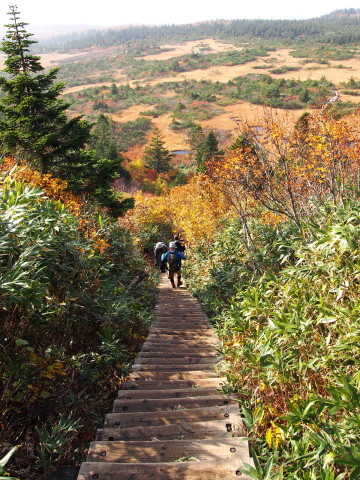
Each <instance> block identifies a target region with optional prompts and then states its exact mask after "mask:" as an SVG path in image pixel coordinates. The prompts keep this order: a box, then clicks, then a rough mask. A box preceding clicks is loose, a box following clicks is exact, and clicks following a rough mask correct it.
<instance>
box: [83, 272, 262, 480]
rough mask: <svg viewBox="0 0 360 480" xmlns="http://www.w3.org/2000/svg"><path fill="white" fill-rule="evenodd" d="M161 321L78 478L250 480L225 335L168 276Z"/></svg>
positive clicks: (164, 283) (162, 293)
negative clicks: (224, 356) (224, 354)
mask: <svg viewBox="0 0 360 480" xmlns="http://www.w3.org/2000/svg"><path fill="white" fill-rule="evenodd" d="M158 288H159V295H158V301H157V305H156V307H155V314H156V315H155V321H154V323H153V325H152V327H151V330H150V333H149V335H148V338H147V340H146V342H145V343H144V344H143V347H142V349H141V352H140V353H139V355H138V357H137V359H136V361H135V363H134V366H133V373H131V375H130V377H129V380H128V381H126V382H125V383H124V384H123V385H122V389H121V390H120V391H119V392H118V398H117V399H116V400H115V401H114V406H113V412H112V413H109V414H107V415H106V418H105V425H104V428H101V429H99V430H98V431H97V438H96V441H95V442H93V443H91V445H90V448H89V452H88V456H87V460H86V462H84V463H82V465H81V468H80V472H79V475H78V480H150V479H153V480H155V479H156V480H169V479H173V480H230V479H231V480H233V479H242V480H250V477H248V476H247V475H245V474H242V473H241V472H240V470H239V467H241V466H243V462H246V463H249V464H251V465H253V462H252V459H251V458H250V457H249V447H248V443H247V441H245V440H240V439H239V438H238V437H241V436H243V431H242V430H243V429H242V424H241V417H240V415H239V407H238V403H237V401H236V397H235V395H225V394H223V393H221V392H220V391H219V389H220V388H221V385H222V383H223V382H224V379H223V378H219V377H218V374H217V373H216V371H215V365H216V363H217V362H218V361H219V360H220V357H219V354H218V353H217V352H216V344H217V337H216V335H215V334H214V331H213V328H212V326H211V325H210V323H209V321H208V319H207V317H206V315H205V314H204V313H203V312H202V310H201V308H200V305H199V303H198V302H197V300H196V299H195V298H194V297H192V296H191V294H190V293H189V292H188V291H187V290H186V289H185V288H184V287H182V288H177V289H173V288H171V286H170V283H169V281H168V280H167V278H166V276H165V275H162V276H161V281H160V284H159V287H158Z"/></svg>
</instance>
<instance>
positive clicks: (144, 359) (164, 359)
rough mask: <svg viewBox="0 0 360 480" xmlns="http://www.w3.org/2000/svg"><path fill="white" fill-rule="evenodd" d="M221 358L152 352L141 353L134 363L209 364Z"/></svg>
mask: <svg viewBox="0 0 360 480" xmlns="http://www.w3.org/2000/svg"><path fill="white" fill-rule="evenodd" d="M219 360H220V357H218V356H216V355H203V356H199V355H195V354H193V355H192V356H189V355H186V354H185V355H181V354H179V355H178V356H176V355H173V354H166V353H163V354H159V353H158V354H156V355H155V354H154V353H153V354H152V355H139V356H138V357H136V359H135V362H134V365H139V364H142V365H153V364H155V365H177V364H181V365H198V364H201V365H203V364H209V365H213V366H214V365H216V363H218V362H219Z"/></svg>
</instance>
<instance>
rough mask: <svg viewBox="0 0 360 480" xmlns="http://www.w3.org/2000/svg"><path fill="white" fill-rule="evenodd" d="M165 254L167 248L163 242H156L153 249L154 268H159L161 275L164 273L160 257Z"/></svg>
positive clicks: (163, 265) (163, 264)
mask: <svg viewBox="0 0 360 480" xmlns="http://www.w3.org/2000/svg"><path fill="white" fill-rule="evenodd" d="M166 252H167V246H166V245H165V243H163V242H158V243H157V244H156V245H155V248H154V258H155V267H157V268H159V270H160V272H161V273H165V272H166V268H165V263H164V262H163V260H162V256H163V255H164V253H166Z"/></svg>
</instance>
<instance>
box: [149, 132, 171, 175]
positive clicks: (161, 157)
mask: <svg viewBox="0 0 360 480" xmlns="http://www.w3.org/2000/svg"><path fill="white" fill-rule="evenodd" d="M163 138H164V136H163V135H162V133H161V132H160V130H159V129H158V128H157V127H155V128H154V130H153V137H152V139H151V142H150V144H149V146H147V147H146V148H145V157H144V159H145V162H146V168H151V169H152V170H154V171H155V172H156V173H158V174H159V173H166V172H168V171H169V170H170V168H171V167H170V160H171V159H172V157H173V156H172V154H171V153H170V152H169V150H167V149H166V148H165V142H164V141H163Z"/></svg>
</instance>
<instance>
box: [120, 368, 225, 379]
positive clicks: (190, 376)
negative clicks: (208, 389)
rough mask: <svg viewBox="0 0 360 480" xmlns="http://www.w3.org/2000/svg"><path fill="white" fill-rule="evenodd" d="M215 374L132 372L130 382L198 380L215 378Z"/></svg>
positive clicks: (207, 372)
mask: <svg viewBox="0 0 360 480" xmlns="http://www.w3.org/2000/svg"><path fill="white" fill-rule="evenodd" d="M216 377H217V375H216V373H215V372H211V371H206V370H194V371H192V372H171V371H169V372H151V371H150V372H133V373H131V374H130V375H129V379H130V380H145V379H147V380H196V379H198V378H216Z"/></svg>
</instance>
